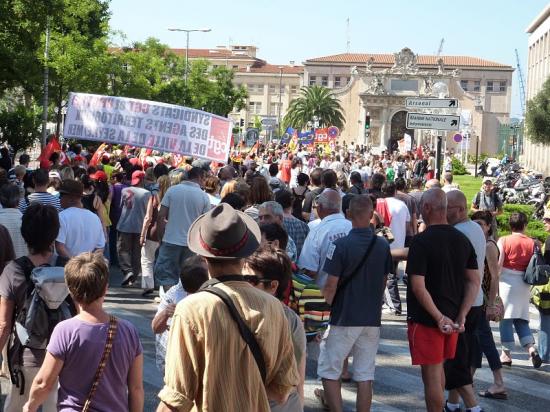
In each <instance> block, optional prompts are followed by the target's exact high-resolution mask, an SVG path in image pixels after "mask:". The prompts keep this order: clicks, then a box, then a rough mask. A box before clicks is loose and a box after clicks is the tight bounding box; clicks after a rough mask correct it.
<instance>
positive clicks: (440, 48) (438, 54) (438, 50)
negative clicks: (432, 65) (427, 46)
mask: <svg viewBox="0 0 550 412" xmlns="http://www.w3.org/2000/svg"><path fill="white" fill-rule="evenodd" d="M443 43H445V39H444V38H443V39H441V41H440V42H439V49H437V56H441V53H443Z"/></svg>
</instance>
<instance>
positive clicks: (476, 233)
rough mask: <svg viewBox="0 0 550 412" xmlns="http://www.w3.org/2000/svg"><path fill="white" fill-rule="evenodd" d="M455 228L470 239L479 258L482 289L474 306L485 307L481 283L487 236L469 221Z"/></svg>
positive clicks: (478, 265) (478, 264)
mask: <svg viewBox="0 0 550 412" xmlns="http://www.w3.org/2000/svg"><path fill="white" fill-rule="evenodd" d="M455 228H456V229H457V230H459V231H461V232H462V233H464V235H465V236H466V237H467V238H468V240H469V241H470V243H471V244H472V246H473V248H474V250H475V252H476V257H477V267H478V272H479V279H480V287H479V291H478V292H477V296H476V300H475V301H474V304H473V306H481V305H483V290H482V289H481V282H482V281H483V271H484V268H485V252H486V251H487V249H486V248H487V240H485V234H484V233H483V230H482V229H481V227H480V226H479V225H478V224H477V223H476V222H474V221H472V220H470V219H468V220H466V221H464V222H460V223H457V224H456V225H455Z"/></svg>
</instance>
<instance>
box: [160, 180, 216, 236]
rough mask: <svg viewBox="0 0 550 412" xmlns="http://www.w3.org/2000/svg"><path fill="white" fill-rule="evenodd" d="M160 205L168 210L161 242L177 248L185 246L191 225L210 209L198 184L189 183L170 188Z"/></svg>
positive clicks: (205, 195)
mask: <svg viewBox="0 0 550 412" xmlns="http://www.w3.org/2000/svg"><path fill="white" fill-rule="evenodd" d="M161 205H162V206H166V207H167V208H168V222H167V223H166V229H165V232H164V237H163V238H162V241H163V242H166V243H170V244H172V245H178V246H187V233H188V232H189V228H190V227H191V224H192V223H193V222H194V221H195V219H196V218H198V217H199V216H200V215H202V214H204V213H206V212H208V211H209V210H210V208H211V206H210V198H209V197H208V195H207V194H206V193H204V192H203V191H202V190H201V188H200V186H199V185H198V184H196V183H194V182H189V181H183V182H181V183H180V184H177V185H175V186H172V187H170V189H168V190H167V191H166V194H165V195H164V197H163V198H162V202H161Z"/></svg>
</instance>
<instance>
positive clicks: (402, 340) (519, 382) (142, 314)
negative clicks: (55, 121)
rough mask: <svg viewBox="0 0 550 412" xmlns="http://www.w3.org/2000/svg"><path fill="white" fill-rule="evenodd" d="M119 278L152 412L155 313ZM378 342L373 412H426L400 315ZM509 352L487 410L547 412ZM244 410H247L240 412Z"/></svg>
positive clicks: (118, 300) (539, 390) (118, 296)
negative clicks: (499, 396)
mask: <svg viewBox="0 0 550 412" xmlns="http://www.w3.org/2000/svg"><path fill="white" fill-rule="evenodd" d="M120 279H121V276H120V274H119V272H118V271H117V270H113V271H112V278H111V287H110V290H109V293H108V296H107V298H106V303H105V306H106V308H107V310H108V311H109V312H111V313H113V314H115V315H116V316H119V317H121V318H124V319H128V320H129V321H131V322H132V323H133V324H134V325H135V326H136V327H137V328H138V329H139V332H140V336H141V341H142V344H143V348H144V355H145V367H144V384H145V409H144V410H145V411H154V410H155V408H156V405H157V404H158V398H157V393H158V391H159V389H160V388H161V386H162V376H161V375H160V372H159V371H158V369H157V367H156V365H155V342H154V337H153V333H152V331H151V327H150V325H151V319H152V318H153V316H154V314H155V312H156V304H155V303H154V302H153V299H148V298H147V299H146V298H143V297H141V290H140V289H138V288H134V287H132V288H120V287H118V285H120ZM383 319H384V320H383V325H382V332H381V335H382V339H381V342H380V347H379V351H378V355H377V362H376V363H377V369H376V380H375V384H374V403H373V411H388V412H397V411H417V410H418V411H422V410H425V406H424V394H423V386H422V380H421V378H420V370H419V368H418V367H413V366H411V364H410V356H409V348H408V343H407V340H406V320H405V317H404V316H399V317H397V316H391V315H384V317H383ZM537 326H538V315H536V314H535V313H533V314H532V318H531V328H532V329H533V330H536V328H537ZM493 333H494V335H495V340H496V341H497V342H498V341H499V334H498V327H496V324H493ZM519 349H520V348H519V347H518V350H517V351H516V352H514V353H513V358H514V364H513V366H512V368H506V370H505V382H506V386H507V388H508V395H509V399H508V400H506V401H497V400H488V399H483V398H482V399H480V405H481V406H482V407H483V408H484V410H485V411H499V412H508V411H509V412H520V411H549V410H550V365H548V364H546V365H543V366H542V367H541V368H540V369H539V370H535V369H533V367H532V366H531V362H530V360H529V359H528V356H527V354H526V353H525V352H522V351H519ZM316 356H317V347H316V345H311V344H310V345H309V346H308V361H307V379H306V386H305V395H306V400H305V411H308V412H313V411H322V410H323V409H322V408H321V407H320V405H319V403H318V401H317V400H316V399H315V396H314V394H313V391H314V389H315V388H317V387H320V386H321V385H320V383H319V382H318V381H317V377H316V361H315V358H316ZM491 382H492V374H491V371H490V369H489V368H488V366H487V364H486V363H484V366H483V368H482V369H480V370H478V371H477V372H476V375H475V383H474V385H475V388H476V390H483V389H485V388H486V387H488V386H489V385H490V383H491ZM1 384H2V385H1V386H2V394H3V395H2V401H3V400H4V398H5V394H6V391H7V390H8V385H9V383H8V381H7V379H5V378H2V379H1ZM355 393H356V392H355V387H354V384H353V383H349V384H344V385H343V388H342V394H343V397H344V401H345V411H354V410H355V406H354V403H355ZM243 412H245V411H243Z"/></svg>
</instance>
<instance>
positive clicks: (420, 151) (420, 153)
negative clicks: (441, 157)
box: [416, 145, 424, 159]
mask: <svg viewBox="0 0 550 412" xmlns="http://www.w3.org/2000/svg"><path fill="white" fill-rule="evenodd" d="M423 157H424V155H423V153H422V146H420V145H418V147H417V148H416V158H417V159H422V158H423Z"/></svg>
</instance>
